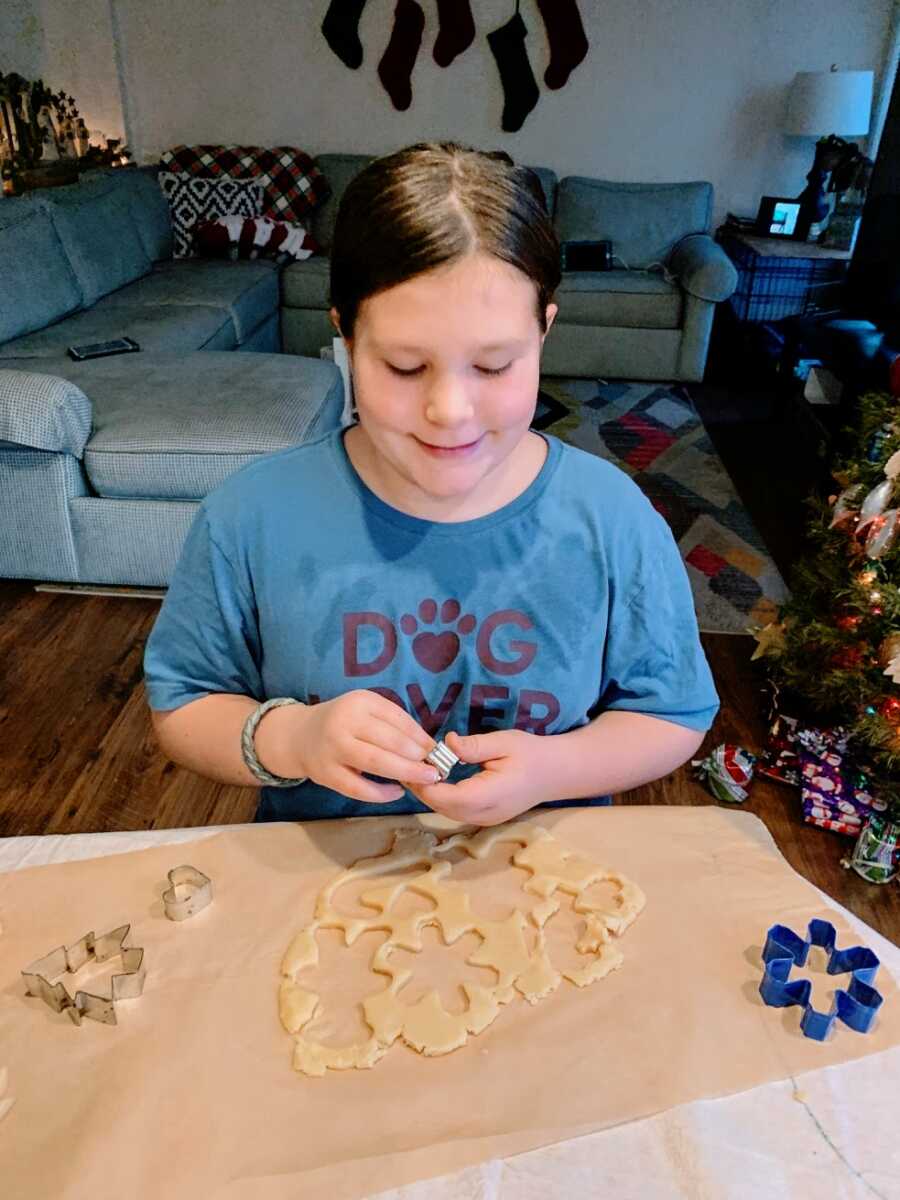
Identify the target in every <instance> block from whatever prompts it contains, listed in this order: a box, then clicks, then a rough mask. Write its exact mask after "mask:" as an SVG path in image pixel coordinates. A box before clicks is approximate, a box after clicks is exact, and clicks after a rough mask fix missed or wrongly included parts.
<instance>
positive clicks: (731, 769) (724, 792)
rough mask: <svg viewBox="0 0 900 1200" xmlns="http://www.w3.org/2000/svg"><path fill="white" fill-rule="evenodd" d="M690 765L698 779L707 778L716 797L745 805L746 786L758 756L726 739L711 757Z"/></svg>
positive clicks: (751, 776) (698, 759) (707, 784)
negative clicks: (732, 744)
mask: <svg viewBox="0 0 900 1200" xmlns="http://www.w3.org/2000/svg"><path fill="white" fill-rule="evenodd" d="M691 765H692V766H693V767H694V768H695V774H696V776H697V778H698V779H704V780H705V781H706V786H707V787H708V788H709V790H710V791H711V792H712V794H713V795H714V796H715V797H716V799H717V800H724V801H727V803H729V804H742V803H743V802H744V801H745V800H746V799H747V795H748V793H747V786H749V784H750V781H751V780H752V779H753V770H754V767H755V765H756V755H755V754H751V753H750V752H749V750H743V749H741V747H740V746H729V745H727V744H726V743H724V742H723V743H722V745H721V746H716V748H715V750H713V752H712V754H710V755H708V757H706V758H695V759H694V760H693V762H692V764H691Z"/></svg>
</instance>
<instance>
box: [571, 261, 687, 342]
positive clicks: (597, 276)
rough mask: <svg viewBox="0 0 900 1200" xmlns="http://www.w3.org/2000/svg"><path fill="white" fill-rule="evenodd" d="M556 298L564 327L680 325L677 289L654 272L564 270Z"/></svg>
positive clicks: (655, 327)
mask: <svg viewBox="0 0 900 1200" xmlns="http://www.w3.org/2000/svg"><path fill="white" fill-rule="evenodd" d="M556 299H557V301H558V303H559V320H560V321H562V322H563V323H564V324H565V323H572V324H576V325H615V326H619V327H620V328H632V329H679V328H680V326H681V313H682V305H683V297H682V294H681V289H680V288H679V287H678V286H677V285H676V284H674V283H667V282H666V280H665V279H664V278H663V277H662V275H659V274H656V273H655V272H647V271H567V272H566V273H565V274H564V275H563V277H562V282H561V284H560V286H559V291H558V292H557V293H556Z"/></svg>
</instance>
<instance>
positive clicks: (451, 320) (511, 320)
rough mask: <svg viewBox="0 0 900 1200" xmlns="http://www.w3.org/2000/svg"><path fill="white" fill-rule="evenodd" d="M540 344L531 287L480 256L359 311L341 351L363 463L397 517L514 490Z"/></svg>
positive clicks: (550, 312)
mask: <svg viewBox="0 0 900 1200" xmlns="http://www.w3.org/2000/svg"><path fill="white" fill-rule="evenodd" d="M556 313H557V306H556V305H555V304H551V305H549V306H548V309H547V328H548V330H549V328H550V325H551V324H552V322H553V320H554V318H555V316H556ZM331 316H332V321H333V323H334V324H335V326H336V327H337V324H338V320H337V313H336V311H335V310H334V309H332V312H331ZM544 336H545V335H543V334H542V333H541V330H540V327H539V325H538V322H537V316H536V314H535V285H534V283H533V282H532V281H531V280H530V279H529V278H528V277H527V276H526V275H524V274H523V273H522V272H521V271H519V270H517V269H516V268H515V267H512V266H510V265H509V264H508V263H505V262H502V261H501V260H500V259H497V258H494V257H493V256H491V255H487V254H474V255H471V256H469V257H467V258H465V259H462V260H460V261H459V262H456V263H453V264H451V265H448V266H445V267H440V268H438V269H437V270H434V271H429V272H428V273H427V274H424V275H419V276H417V277H416V278H414V279H410V280H407V281H406V282H405V283H401V284H398V285H397V286H396V287H392V288H389V289H388V290H387V291H385V292H380V293H379V294H378V295H376V296H372V297H370V298H369V299H368V300H366V301H364V303H363V304H362V306H361V308H360V312H359V316H358V318H357V322H356V328H355V331H354V337H353V340H352V342H348V350H349V354H350V361H351V367H352V373H353V388H354V395H355V399H356V405H357V409H358V412H359V422H360V433H361V434H362V435H363V437H364V439H365V443H366V444H364V446H363V453H364V455H365V456H366V461H367V462H369V463H370V464H371V465H372V466H373V467H374V469H375V470H376V471H377V474H378V477H379V481H380V482H381V484H382V486H383V487H384V488H386V489H387V491H388V492H389V493H390V494H391V496H393V497H395V498H396V499H398V500H399V502H400V505H401V506H402V507H407V508H408V509H409V508H412V509H413V511H421V512H422V513H423V514H428V515H435V514H437V513H439V512H441V511H448V512H451V511H453V509H454V507H455V506H458V502H459V501H461V500H463V499H464V498H465V499H467V500H468V501H470V502H472V501H475V502H476V503H477V502H478V501H479V500H485V499H487V500H489V498H490V495H491V493H492V491H496V490H497V487H498V485H499V484H500V482H501V481H502V482H503V483H504V485H508V484H509V483H510V482H511V473H513V474H514V473H515V470H516V467H515V462H516V457H517V456H515V455H514V451H516V449H517V447H519V446H520V443H522V441H523V438H524V437H525V435H526V433H527V432H528V427H529V425H530V423H531V421H532V419H533V417H534V411H535V405H536V402H537V392H538V382H539V376H540V356H541V348H542V346H543V342H544ZM357 440H358V441H359V440H362V439H361V438H360V437H359V434H358V435H357ZM511 456H513V457H512V458H511ZM518 457H520V458H523V461H524V457H523V456H522V455H521V453H520V455H519V456H518ZM530 458H531V460H532V461H533V453H532V454H531V455H530Z"/></svg>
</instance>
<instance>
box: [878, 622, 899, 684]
mask: <svg viewBox="0 0 900 1200" xmlns="http://www.w3.org/2000/svg"><path fill="white" fill-rule="evenodd" d="M898 656H900V632H897V633H889V634H888V635H887V637H886V638H885V639H884V641H883V642H882V643H881V645H880V646H879V647H878V662H879V664H880V665H881V666H882V667H887V668H888V670H887V671H885V675H887V674H889V672H890V668H891V664H892V663H893V662H894V660H895V659H897V658H898Z"/></svg>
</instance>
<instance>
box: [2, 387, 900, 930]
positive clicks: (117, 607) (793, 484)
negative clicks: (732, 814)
mask: <svg viewBox="0 0 900 1200" xmlns="http://www.w3.org/2000/svg"><path fill="white" fill-rule="evenodd" d="M696 395H697V402H698V407H699V408H700V410H701V415H703V416H704V420H705V422H706V424H707V428H708V429H709V430H710V434H711V436H712V437H713V440H714V441H715V443H716V445H717V447H718V449H719V452H720V454H721V455H722V457H723V459H724V460H725V463H726V465H727V467H728V468H729V470H730V472H731V474H732V477H733V478H734V480H735V483H736V485H737V487H738V490H739V491H740V493H741V495H742V498H743V499H744V502H745V503H746V504H747V506H748V508H749V509H750V511H751V514H752V516H753V517H754V520H755V521H756V523H757V526H758V528H759V529H760V531H761V532H762V534H763V536H764V537H765V539H766V541H767V544H768V545H769V547H770V550H771V551H772V553H773V556H774V557H775V559H776V562H778V565H779V566H780V567H781V569H782V570H783V571H786V570H787V569H788V567H789V565H790V563H791V561H792V559H793V558H794V557H795V555H796V554H797V553H798V549H799V545H800V539H801V536H802V528H803V513H802V505H801V503H800V501H801V499H802V495H803V492H804V480H803V477H802V472H801V471H799V470H798V458H797V453H796V447H792V446H790V445H789V444H787V441H786V439H785V438H784V436H783V431H780V430H779V426H778V423H777V421H772V420H771V419H770V418H771V415H772V414H771V413H769V412H767V411H766V410H765V408H764V407H757V408H754V407H753V400H752V397H751V398H749V399H747V398H746V397H745V398H744V400H745V402H744V405H743V407H741V406H735V404H734V402H733V397H732V398H729V396H728V395H726V394H725V393H723V392H722V391H721V390H719V389H716V388H715V387H709V388H704V389H701V390H699V391H698V392H697V394H696ZM747 404H750V409H749V410H748V408H747ZM158 608H159V605H158V603H157V602H156V601H153V600H137V599H126V598H122V597H93V596H89V597H84V596H71V595H58V594H50V593H43V592H35V591H34V590H33V588H32V586H31V585H30V584H28V583H26V582H18V581H8V580H7V581H0V747H2V749H0V836H10V835H14V834H47V833H83V832H95V831H100V830H111V829H161V828H171V827H178V826H188V825H208V824H227V823H231V822H240V821H247V820H249V819H250V818H251V817H252V816H253V812H254V808H255V797H256V793H255V792H254V791H252V790H247V789H242V788H235V787H227V786H224V785H221V784H216V783H211V782H208V781H206V780H204V779H201V778H199V777H198V776H196V775H193V774H191V773H190V772H188V771H185V770H183V769H182V768H180V767H176V766H175V765H174V764H172V763H170V762H168V761H167V760H166V759H165V758H164V757H163V756H162V755H161V754H160V752H159V751H158V750H157V748H156V745H155V743H154V741H153V737H152V733H151V730H150V724H149V720H148V715H147V709H146V702H145V698H144V690H143V684H142V668H141V663H142V655H143V649H144V643H145V642H146V639H147V636H148V634H149V632H150V629H151V627H152V625H153V621H154V619H155V616H156V613H157V612H158ZM703 641H704V646H705V648H706V652H707V655H708V657H709V661H710V664H711V666H712V669H713V672H714V675H715V678H716V683H717V686H718V689H719V694H720V696H721V699H722V709H721V712H720V714H719V716H718V718H717V720H716V724H715V726H714V727H713V729H712V730H711V731H710V734H709V736H708V737H707V740H706V742H705V743H704V751H703V752H705V751H706V749H708V748H710V747H712V746H714V745H716V744H718V743H719V742H722V741H727V742H736V743H738V744H739V745H742V746H744V747H746V748H747V749H749V750H752V751H759V750H761V749H762V747H763V744H764V739H765V721H764V709H763V697H762V691H761V687H762V682H763V677H762V674H761V672H759V671H757V670H756V668H755V667H752V666H751V664H750V661H749V656H750V652H751V650H752V647H753V643H752V641H751V639H750V638H748V637H741V636H728V635H704V639H703ZM616 802H617V803H626V804H697V805H700V804H711V803H715V801H714V800H713V799H712V797H711V796H710V795H709V793H708V792H707V791H706V790H705V788H703V787H702V786H701V785H700V784H699V783H697V782H696V781H695V780H694V779H693V778H692V775H691V771H690V768H689V767H682V768H681V769H680V770H678V771H676V772H675V773H674V774H673V775H671V776H670V777H668V778H667V779H664V780H660V781H659V782H657V783H654V784H651V785H648V786H647V787H643V788H640V789H638V790H636V791H634V792H631V793H628V794H627V795H625V796H622V797H619V798H617V801H616ZM745 808H746V809H747V810H749V811H750V812H753V813H756V814H757V815H758V816H759V817H760V818H761V819H762V820H763V821H764V822H765V823H766V825H767V826H768V828H769V829H770V830H771V832H772V834H773V836H774V838H775V840H776V842H777V844H778V846H779V847H780V849H781V851H782V853H783V854H784V856H785V858H786V859H787V860H788V862H789V863H790V864H791V865H792V866H793V867H794V868H795V869H796V870H797V871H799V872H800V874H802V875H804V876H805V877H806V878H807V879H809V880H811V881H812V882H813V883H815V884H816V885H817V886H819V887H820V888H822V889H823V890H824V891H825V892H827V893H828V894H830V895H831V896H833V897H835V899H837V900H838V901H839V902H840V903H841V904H843V905H845V906H846V907H847V908H849V909H850V910H851V911H853V912H855V913H857V914H858V915H859V916H860V917H861V918H862V919H863V920H865V921H867V922H868V923H869V924H870V925H872V926H873V927H874V928H875V929H877V930H879V932H881V933H882V934H884V935H885V936H887V937H889V938H890V939H891V940H892V941H894V942H898V943H900V888H898V886H897V884H896V883H893V884H889V885H886V886H882V887H879V886H876V885H872V884H867V883H865V882H864V881H863V880H862V879H861V878H860V877H859V876H858V875H856V874H855V873H854V872H853V871H847V870H844V869H842V868H841V866H840V859H841V857H842V856H844V855H845V854H846V853H847V852H848V851H849V850H850V848H851V845H852V843H851V841H850V840H849V839H847V838H844V837H841V836H839V835H837V834H833V833H828V832H825V831H823V830H820V829H816V828H812V827H810V826H807V825H804V824H803V823H802V820H801V810H800V801H799V796H798V793H797V791H796V790H795V789H792V788H788V787H784V786H782V785H779V784H776V783H773V782H771V781H768V780H766V779H765V778H763V777H759V778H757V779H756V780H755V781H754V783H753V785H752V790H751V798H750V800H749V801H748V803H747V804H746V805H745ZM774 918H775V914H773V920H774Z"/></svg>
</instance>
